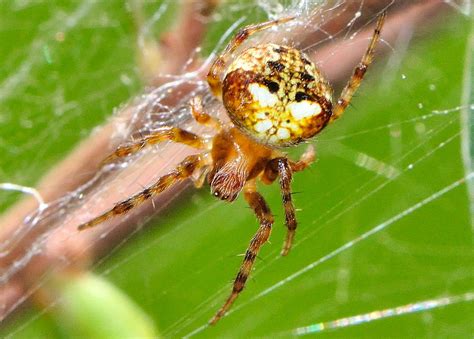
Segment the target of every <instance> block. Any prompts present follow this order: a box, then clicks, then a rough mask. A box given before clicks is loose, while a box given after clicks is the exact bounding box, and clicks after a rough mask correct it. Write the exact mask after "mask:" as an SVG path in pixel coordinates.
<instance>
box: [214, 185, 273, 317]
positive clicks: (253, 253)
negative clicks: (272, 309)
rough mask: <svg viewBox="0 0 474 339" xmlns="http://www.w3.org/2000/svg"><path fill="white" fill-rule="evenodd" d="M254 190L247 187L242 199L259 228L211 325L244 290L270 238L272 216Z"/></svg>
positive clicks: (251, 187) (253, 186)
mask: <svg viewBox="0 0 474 339" xmlns="http://www.w3.org/2000/svg"><path fill="white" fill-rule="evenodd" d="M255 189H256V188H255V184H254V183H253V184H251V185H248V186H247V187H246V189H245V192H244V197H245V200H247V203H248V204H249V206H250V207H251V208H252V209H253V211H254V213H255V215H256V216H257V219H258V221H259V222H260V227H259V228H258V231H257V233H256V234H255V235H254V237H253V238H252V240H251V241H250V245H249V247H248V249H247V252H245V257H244V261H243V262H242V265H241V266H240V270H239V273H238V274H237V277H236V278H235V281H234V287H233V289H232V293H231V294H230V296H229V297H228V298H227V301H226V302H225V304H224V305H223V306H222V307H221V309H220V310H219V311H218V312H217V313H216V315H215V316H214V318H212V319H211V321H210V322H209V323H210V324H211V325H214V324H215V323H217V322H218V321H219V319H220V318H222V317H223V316H224V314H225V313H226V312H227V311H228V310H229V308H230V307H231V306H232V304H233V303H234V301H235V299H237V297H238V295H239V293H240V292H241V291H242V290H243V289H244V286H245V282H246V281H247V278H248V276H249V274H250V272H251V270H252V266H253V264H254V262H255V258H256V257H257V254H258V252H259V251H260V248H261V247H262V245H263V244H264V243H265V242H266V241H267V240H268V238H269V237H270V233H271V230H272V225H273V215H272V212H271V211H270V208H269V207H268V205H267V203H266V202H265V200H264V199H263V197H262V196H261V195H260V193H258V192H257V191H256V190H255Z"/></svg>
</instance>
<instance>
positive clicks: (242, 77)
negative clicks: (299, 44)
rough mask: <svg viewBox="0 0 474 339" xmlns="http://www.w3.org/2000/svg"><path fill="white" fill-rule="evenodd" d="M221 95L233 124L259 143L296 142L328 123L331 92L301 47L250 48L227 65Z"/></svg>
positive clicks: (266, 46) (274, 144) (280, 144)
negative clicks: (300, 50)
mask: <svg viewBox="0 0 474 339" xmlns="http://www.w3.org/2000/svg"><path fill="white" fill-rule="evenodd" d="M222 97H223V102H224V105H225V107H226V109H227V111H228V113H229V116H230V118H231V120H232V121H233V123H234V124H235V125H236V126H238V127H239V128H240V129H241V130H243V131H244V132H245V133H246V134H247V135H250V136H251V137H252V138H254V139H256V140H257V141H259V142H262V143H265V144H269V145H273V146H288V145H293V144H297V143H299V142H301V141H303V140H306V139H309V138H311V137H313V136H314V135H315V134H317V133H318V132H319V131H320V130H321V129H322V128H324V126H325V125H326V124H327V122H328V121H329V118H330V117H331V110H332V104H331V100H332V91H331V88H330V86H329V84H328V83H327V81H326V80H325V79H324V78H323V76H322V75H321V73H320V72H319V70H318V69H317V68H316V66H315V65H314V64H313V63H312V62H311V61H309V60H308V58H307V57H306V56H305V55H303V54H302V53H301V52H299V51H298V50H297V49H294V48H291V47H286V46H279V45H275V44H265V45H260V46H257V47H253V48H249V49H247V50H246V51H244V52H243V53H242V54H240V55H239V56H238V57H237V58H236V59H235V60H234V61H233V62H232V63H231V64H230V65H229V67H228V69H227V72H226V75H225V78H224V81H223V91H222Z"/></svg>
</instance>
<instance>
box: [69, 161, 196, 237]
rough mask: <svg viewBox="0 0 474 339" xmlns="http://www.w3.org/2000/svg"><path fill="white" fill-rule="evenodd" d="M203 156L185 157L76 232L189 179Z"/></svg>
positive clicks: (128, 209)
mask: <svg viewBox="0 0 474 339" xmlns="http://www.w3.org/2000/svg"><path fill="white" fill-rule="evenodd" d="M203 158H204V156H203V155H201V154H196V155H190V156H188V157H186V158H185V159H184V160H183V161H182V162H180V163H179V164H178V166H177V167H176V168H175V169H174V170H173V171H171V172H170V173H168V174H165V175H164V176H162V177H160V178H159V179H158V180H157V181H156V182H155V183H154V184H153V185H151V186H149V187H147V188H145V189H144V190H142V191H141V192H139V193H137V194H135V195H134V196H132V197H131V198H129V199H126V200H123V201H121V202H119V203H117V204H116V205H115V206H114V207H113V208H112V209H110V210H108V211H107V212H105V213H103V214H101V215H99V216H98V217H96V218H94V219H92V220H90V221H88V222H86V223H84V224H82V225H79V227H78V230H80V231H82V230H84V229H86V228H91V227H94V226H96V225H98V224H100V223H102V222H104V221H106V220H108V219H110V218H112V217H115V216H118V215H122V214H125V213H128V212H129V211H130V210H132V209H133V208H135V207H137V206H138V205H140V204H142V203H143V202H145V201H147V200H148V199H150V198H152V197H153V196H155V195H157V194H159V193H161V192H163V191H164V190H166V189H167V188H169V187H171V186H172V185H174V184H176V183H178V182H179V181H182V180H184V179H186V178H189V177H190V176H191V175H192V174H193V173H194V172H195V171H196V169H198V168H199V167H200V166H202V164H203V162H204V161H203Z"/></svg>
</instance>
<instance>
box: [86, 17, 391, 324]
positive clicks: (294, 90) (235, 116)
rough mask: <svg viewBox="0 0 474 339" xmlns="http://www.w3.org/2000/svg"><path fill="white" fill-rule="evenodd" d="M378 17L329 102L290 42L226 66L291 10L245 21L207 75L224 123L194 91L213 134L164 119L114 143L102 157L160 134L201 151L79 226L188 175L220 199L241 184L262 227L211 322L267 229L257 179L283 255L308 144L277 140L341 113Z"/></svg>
mask: <svg viewBox="0 0 474 339" xmlns="http://www.w3.org/2000/svg"><path fill="white" fill-rule="evenodd" d="M384 18H385V13H383V14H382V15H381V16H380V17H379V19H378V21H377V27H376V29H375V32H374V34H373V36H372V40H371V41H370V44H369V47H368V48H367V51H366V53H365V54H364V56H363V57H362V60H361V61H360V63H359V65H357V67H356V68H355V70H354V73H353V75H352V77H351V78H350V79H349V81H348V82H347V84H346V86H345V88H344V89H343V91H342V93H341V95H340V97H339V99H338V100H337V102H336V103H334V105H333V104H332V103H331V93H332V90H331V87H330V86H329V84H328V82H327V81H326V80H325V79H324V78H323V76H322V75H321V73H320V72H319V70H318V69H317V68H316V66H315V65H314V64H313V63H312V62H311V61H310V60H309V59H308V57H306V56H305V55H304V54H302V53H301V52H299V51H298V50H296V49H294V48H291V47H287V46H279V45H274V44H263V45H258V46H256V47H253V48H249V49H247V50H245V51H244V52H242V53H241V54H240V55H238V56H236V57H235V58H234V61H233V62H231V63H230V65H228V66H227V63H228V61H229V60H230V59H231V57H233V55H232V54H233V53H234V52H235V51H236V50H237V48H238V47H239V45H241V44H242V42H243V41H245V40H246V39H247V37H248V36H249V35H252V34H254V33H256V32H258V31H261V30H263V29H266V28H269V27H271V26H275V25H278V24H282V23H285V22H287V21H290V20H292V19H293V18H286V19H280V20H274V21H269V22H265V23H262V24H257V25H251V26H247V27H245V28H243V29H242V30H241V31H240V32H239V33H238V34H237V35H236V36H235V37H234V38H233V39H232V41H231V42H230V43H229V44H228V45H227V47H226V49H225V50H224V52H223V53H222V54H221V55H219V56H218V57H217V58H216V60H215V61H214V63H213V64H212V66H211V68H210V70H209V74H208V76H207V81H208V83H209V87H210V89H211V91H212V92H213V93H214V94H215V95H216V96H218V97H222V101H223V103H224V106H225V108H226V109H227V112H228V114H229V117H230V119H231V121H232V123H229V124H222V123H221V122H220V121H219V120H217V119H215V118H213V117H211V116H210V115H209V114H207V113H206V112H205V111H204V109H203V107H202V105H201V100H200V98H199V97H196V98H195V99H193V101H192V102H191V111H192V113H193V116H194V118H195V120H196V121H197V122H198V123H200V124H204V125H207V126H210V127H214V128H215V130H216V134H215V136H213V137H212V138H205V137H200V136H198V135H196V134H194V133H191V132H188V131H185V130H183V129H181V128H179V127H169V128H166V129H162V130H159V131H157V132H154V133H152V134H150V135H149V136H147V137H145V138H143V139H141V140H138V141H135V142H133V143H131V144H127V145H124V146H120V147H118V149H117V150H116V151H115V152H114V153H112V154H111V155H110V156H108V157H107V158H106V159H105V162H110V161H114V160H116V159H119V158H122V157H126V156H129V155H131V154H133V153H136V152H138V151H140V150H141V149H143V148H144V147H145V146H148V145H153V144H156V143H159V142H162V141H165V140H171V141H174V142H179V143H183V144H186V145H188V146H190V147H193V148H196V149H198V150H199V151H200V152H199V153H198V154H195V155H191V156H188V157H186V158H185V159H184V160H183V161H181V162H180V163H179V164H178V166H177V167H176V168H175V169H174V170H173V171H171V172H170V173H168V174H166V175H164V176H162V177H161V178H159V179H158V180H157V181H156V182H155V183H154V184H152V185H150V186H149V187H146V188H145V189H143V190H142V191H141V192H138V193H137V194H135V195H133V196H131V197H129V198H128V199H126V200H123V201H121V202H119V203H117V204H115V206H114V207H113V208H111V209H110V210H108V211H106V212H105V213H103V214H101V215H99V216H98V217H95V218H94V219H92V220H89V221H87V222H85V223H83V224H82V225H80V226H79V229H80V230H83V229H86V228H90V227H93V226H95V225H98V224H100V223H102V222H103V221H106V220H107V219H109V218H111V217H114V216H117V215H122V214H125V213H127V212H129V211H130V210H132V209H133V208H135V207H136V206H138V205H140V204H141V203H143V202H144V201H146V200H148V199H150V198H152V197H153V196H154V195H156V194H159V193H160V192H163V191H164V190H166V189H167V188H169V187H171V186H172V185H174V184H176V183H177V182H179V181H182V180H184V179H187V178H193V179H195V185H196V187H201V185H202V183H203V181H204V179H206V178H207V181H208V182H209V184H210V186H211V192H212V194H214V195H215V196H216V197H218V198H220V199H222V200H226V201H233V200H234V199H236V198H237V196H238V195H239V193H240V192H242V191H243V195H244V198H245V200H246V201H247V203H248V204H249V206H250V207H251V208H252V210H253V211H254V213H255V215H256V216H257V219H258V221H259V223H260V227H259V228H258V230H257V232H256V234H255V236H254V237H253V238H252V240H251V241H250V244H249V247H248V248H247V251H246V252H245V257H244V260H243V263H242V265H241V267H240V270H239V273H238V274H237V277H236V278H235V281H234V286H233V289H232V293H231V294H230V296H229V297H228V298H227V301H226V302H225V303H224V305H223V306H222V307H221V309H220V310H219V311H218V312H217V314H216V315H215V316H214V318H212V320H211V324H214V323H216V322H217V321H218V320H219V319H220V318H221V317H222V316H223V315H224V314H225V312H226V311H227V310H228V309H229V308H230V307H231V305H232V304H233V302H234V300H235V299H236V298H237V296H238V295H239V293H240V292H241V291H242V290H243V288H244V286H245V283H246V281H247V278H248V276H249V274H250V272H251V269H252V266H253V264H254V262H255V258H256V257H257V254H258V252H259V251H260V248H261V247H262V245H263V244H264V243H265V242H266V241H267V240H268V238H269V236H270V233H271V229H272V226H273V215H272V213H271V211H270V208H269V207H268V205H267V203H266V202H265V200H264V198H263V197H262V196H261V195H260V193H258V191H257V185H256V183H257V181H261V182H263V183H264V184H271V183H273V182H274V181H275V180H276V179H277V178H278V179H279V184H280V188H281V192H282V200H283V207H284V209H285V224H286V227H287V229H288V231H287V235H286V239H285V242H284V244H283V249H282V255H286V254H288V252H289V251H290V248H291V245H292V242H293V237H294V235H295V230H296V226H297V223H296V217H295V207H294V205H293V201H292V196H291V187H290V184H291V180H292V176H293V173H294V172H298V171H302V170H304V169H305V168H307V167H308V166H309V165H310V164H311V162H312V161H313V160H314V151H313V148H312V147H311V146H309V147H308V150H307V151H306V152H305V153H304V154H303V155H302V157H301V158H300V160H299V161H292V160H290V159H288V157H287V155H286V154H285V153H283V152H282V151H281V148H282V147H284V146H289V145H294V144H297V143H299V142H301V141H303V140H307V139H309V138H311V137H313V136H314V135H315V134H317V133H318V132H319V131H320V130H321V129H322V128H324V126H326V124H327V123H328V122H331V121H334V120H335V119H337V118H339V117H340V116H341V115H342V113H343V112H344V110H345V109H346V108H347V106H348V105H349V102H350V100H351V99H352V96H353V94H354V92H355V91H356V90H357V88H358V87H359V85H360V82H361V81H362V78H363V76H364V74H365V72H366V71H367V68H368V66H369V64H370V63H371V62H372V58H373V53H374V49H375V45H376V43H377V41H378V39H379V37H380V30H381V28H382V24H383V20H384ZM226 66H227V67H226ZM221 79H223V81H222V80H221Z"/></svg>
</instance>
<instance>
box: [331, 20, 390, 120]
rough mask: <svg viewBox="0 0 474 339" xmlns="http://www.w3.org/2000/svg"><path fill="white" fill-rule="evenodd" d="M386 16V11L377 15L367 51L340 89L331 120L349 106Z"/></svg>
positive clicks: (365, 69)
mask: <svg viewBox="0 0 474 339" xmlns="http://www.w3.org/2000/svg"><path fill="white" fill-rule="evenodd" d="M386 16H387V12H383V13H382V14H381V15H380V16H379V17H378V19H377V26H376V27H375V30H374V34H373V35H372V39H371V40H370V44H369V47H367V51H366V52H365V54H364V56H363V57H362V60H361V61H360V62H359V64H358V65H357V67H356V68H355V69H354V73H353V74H352V76H351V78H350V79H349V81H348V82H347V84H346V86H345V87H344V89H343V90H342V93H341V96H340V97H339V99H338V100H337V103H336V106H335V107H334V109H333V112H332V115H331V120H330V121H331V122H332V121H334V120H336V119H337V118H339V117H340V116H341V115H342V114H343V113H344V111H345V109H346V108H347V106H349V103H350V102H351V100H352V97H353V96H354V93H355V91H356V90H357V89H358V88H359V86H360V83H361V82H362V79H363V78H364V75H365V73H366V72H367V69H368V68H369V66H370V64H371V63H372V60H373V59H374V51H375V46H376V45H377V42H378V41H379V39H380V34H381V32H382V26H383V23H384V21H385V17H386Z"/></svg>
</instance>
